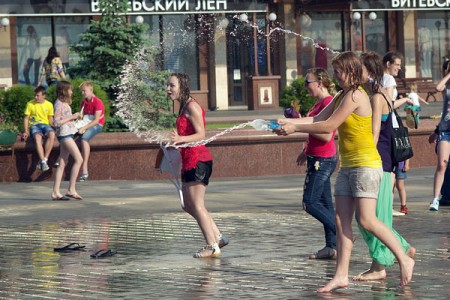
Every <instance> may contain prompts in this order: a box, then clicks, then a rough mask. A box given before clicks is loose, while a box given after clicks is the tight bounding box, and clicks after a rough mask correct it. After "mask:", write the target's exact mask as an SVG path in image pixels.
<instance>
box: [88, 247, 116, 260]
mask: <svg viewBox="0 0 450 300" xmlns="http://www.w3.org/2000/svg"><path fill="white" fill-rule="evenodd" d="M116 253H117V251H112V250H110V249H101V250H98V251H97V252H94V253H92V254H91V258H103V257H111V256H113V255H114V254H116Z"/></svg>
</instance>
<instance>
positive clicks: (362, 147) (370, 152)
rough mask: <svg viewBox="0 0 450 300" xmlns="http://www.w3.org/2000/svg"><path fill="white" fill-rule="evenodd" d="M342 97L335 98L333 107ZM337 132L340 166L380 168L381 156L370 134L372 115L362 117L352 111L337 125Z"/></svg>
mask: <svg viewBox="0 0 450 300" xmlns="http://www.w3.org/2000/svg"><path fill="white" fill-rule="evenodd" d="M360 89H361V90H362V88H360ZM350 93H351V91H350ZM343 98H344V96H343V95H342V96H341V97H340V98H339V99H337V101H336V105H335V109H336V108H337V106H338V105H339V103H340V102H341V101H342V99H343ZM338 134H339V159H340V161H341V167H344V168H356V167H369V168H381V157H380V155H379V154H378V150H377V146H376V145H375V141H374V139H373V135H372V115H369V116H366V117H363V116H359V115H357V114H355V113H352V114H351V115H350V116H348V118H347V119H346V120H345V121H344V123H342V124H341V125H340V126H339V127H338Z"/></svg>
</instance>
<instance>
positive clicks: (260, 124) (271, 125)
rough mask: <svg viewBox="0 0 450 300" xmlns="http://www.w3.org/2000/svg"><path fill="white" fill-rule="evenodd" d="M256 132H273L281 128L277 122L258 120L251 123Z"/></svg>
mask: <svg viewBox="0 0 450 300" xmlns="http://www.w3.org/2000/svg"><path fill="white" fill-rule="evenodd" d="M249 125H250V126H252V127H253V128H255V129H256V130H266V131H272V130H275V129H278V128H280V127H281V125H280V124H278V123H277V121H275V120H263V119H256V120H253V121H252V122H251V123H249Z"/></svg>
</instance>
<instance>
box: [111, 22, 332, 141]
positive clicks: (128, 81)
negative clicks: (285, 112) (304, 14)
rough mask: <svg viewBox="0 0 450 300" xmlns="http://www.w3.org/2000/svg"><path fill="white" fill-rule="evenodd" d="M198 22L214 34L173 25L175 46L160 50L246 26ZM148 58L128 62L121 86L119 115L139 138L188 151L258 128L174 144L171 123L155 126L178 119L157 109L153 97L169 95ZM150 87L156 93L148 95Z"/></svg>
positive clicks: (171, 34)
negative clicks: (157, 78)
mask: <svg viewBox="0 0 450 300" xmlns="http://www.w3.org/2000/svg"><path fill="white" fill-rule="evenodd" d="M232 18H233V19H239V16H238V15H235V16H233V17H232ZM198 21H199V22H201V23H202V24H203V25H205V24H207V25H208V26H209V28H210V30H208V31H206V32H205V31H202V32H201V33H199V34H197V33H195V34H194V35H193V32H195V30H193V28H194V27H193V26H192V24H191V23H189V22H188V23H187V24H186V22H185V24H183V25H184V26H182V24H176V23H174V22H169V23H168V24H167V25H166V26H167V27H166V30H165V32H166V33H165V34H166V37H169V40H171V42H168V43H167V42H166V43H164V44H161V45H160V46H161V47H162V48H163V49H165V50H166V51H167V50H168V49H173V48H175V47H174V45H175V44H177V46H178V47H180V46H181V47H190V46H191V45H192V44H193V42H192V39H199V40H202V41H204V42H212V41H213V40H214V35H215V34H214V30H213V29H214V28H215V29H217V30H228V32H229V33H230V34H231V35H234V36H237V35H238V33H239V26H241V25H242V23H241V22H236V24H230V26H228V24H224V23H223V22H218V20H217V19H212V20H211V19H208V18H206V17H205V18H200V19H199V20H198ZM211 24H213V25H211ZM214 24H215V25H214ZM246 25H247V26H250V27H251V28H254V29H255V30H256V31H257V33H258V35H260V36H265V37H267V38H270V37H271V35H272V34H275V33H283V34H287V35H295V36H296V37H298V38H301V39H303V40H307V41H309V42H310V43H311V44H312V45H313V46H314V47H315V48H317V49H321V50H324V51H328V52H331V53H332V54H338V53H339V51H336V50H333V49H331V48H329V47H323V46H321V45H320V44H319V43H317V42H316V41H315V40H314V39H313V38H311V37H308V36H304V35H302V34H299V33H296V32H294V31H291V30H286V29H283V28H281V27H274V28H270V30H269V32H266V29H265V27H263V28H260V27H258V25H257V24H256V23H246ZM214 26H215V27H214ZM150 52H151V51H150ZM148 55H149V50H148V48H144V49H142V50H140V51H139V52H138V53H137V54H136V55H135V59H134V60H132V61H129V62H127V63H126V64H125V65H124V67H123V71H122V74H121V82H120V84H119V85H118V90H119V93H118V97H117V104H116V106H117V108H118V112H117V114H118V115H119V116H120V117H121V118H122V119H123V121H124V123H125V124H126V125H127V126H128V128H129V129H130V131H132V132H134V133H135V134H136V135H137V136H138V137H139V138H143V139H144V140H145V141H147V142H149V143H158V144H160V145H164V146H165V147H175V148H185V147H195V146H200V145H206V144H208V143H210V142H212V141H214V140H216V139H217V138H219V137H220V136H223V135H225V134H228V133H230V132H231V131H233V130H237V129H242V128H244V127H247V126H252V127H255V126H254V125H255V124H256V123H255V122H257V121H258V120H253V121H250V122H245V123H242V124H239V125H237V126H233V127H231V128H227V129H225V130H223V131H221V132H219V133H217V134H215V135H214V136H212V137H209V138H206V139H203V140H201V141H197V142H191V143H185V144H180V145H175V144H173V143H172V142H171V141H170V131H169V130H168V128H172V127H173V125H172V124H170V122H168V123H167V124H166V125H167V126H165V127H164V126H160V125H158V124H157V122H155V120H156V119H160V118H168V119H170V117H171V116H172V117H173V116H174V115H173V113H171V111H170V107H161V106H155V104H154V103H153V102H152V100H151V99H154V98H153V96H154V95H155V94H158V93H159V96H161V93H164V94H165V91H164V83H163V82H157V80H155V79H154V78H150V77H151V75H149V72H150V73H153V72H157V70H158V68H156V67H155V65H154V63H152V62H151V61H149V60H148V59H147V57H148ZM167 75H168V73H167ZM149 86H150V88H151V89H152V90H153V92H148V87H149Z"/></svg>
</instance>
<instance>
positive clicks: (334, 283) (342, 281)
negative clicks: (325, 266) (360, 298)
mask: <svg viewBox="0 0 450 300" xmlns="http://www.w3.org/2000/svg"><path fill="white" fill-rule="evenodd" d="M347 286H348V278H347V277H343V278H336V277H333V279H331V280H330V281H328V283H327V284H326V285H325V286H324V287H321V288H318V289H317V292H318V293H329V292H331V291H333V290H336V289H340V288H345V287H347Z"/></svg>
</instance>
